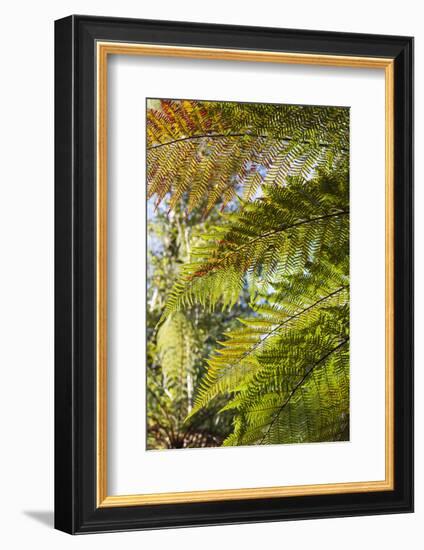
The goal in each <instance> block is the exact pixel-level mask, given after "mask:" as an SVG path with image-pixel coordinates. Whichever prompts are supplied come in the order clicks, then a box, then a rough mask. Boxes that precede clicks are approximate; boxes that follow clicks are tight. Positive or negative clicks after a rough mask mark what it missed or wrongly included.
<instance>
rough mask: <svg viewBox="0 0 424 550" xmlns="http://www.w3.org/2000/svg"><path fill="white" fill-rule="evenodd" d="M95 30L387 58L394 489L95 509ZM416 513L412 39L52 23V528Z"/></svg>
mask: <svg viewBox="0 0 424 550" xmlns="http://www.w3.org/2000/svg"><path fill="white" fill-rule="evenodd" d="M99 40H104V41H121V42H127V43H128V42H144V43H151V44H168V45H179V46H201V47H214V48H229V49H242V50H245V49H254V50H266V51H278V52H281V51H283V52H293V53H299V52H300V53H310V54H328V55H335V56H358V57H379V58H381V57H383V58H391V59H393V60H394V145H395V150H394V280H395V288H394V311H395V328H394V331H395V332H394V479H395V486H394V490H392V491H377V492H361V493H346V494H327V495H310V496H293V497H282V498H261V499H248V500H230V501H218V502H192V503H180V504H158V505H146V506H122V507H121V506H118V507H109V508H108V507H106V508H101V507H100V508H99V507H97V504H96V503H97V500H96V490H97V488H96V487H97V483H96V261H95V258H96V186H95V182H96V144H95V132H96V102H95V93H94V91H95V87H96V69H95V62H96V49H95V44H96V42H97V41H99ZM412 511H413V39H412V38H410V37H401V36H378V35H365V34H348V33H335V32H321V31H320V32H318V31H309V30H301V31H300V30H291V29H276V28H259V27H241V26H226V25H209V24H200V23H176V22H168V21H149V20H133V19H121V18H109V17H90V16H79V15H73V16H70V17H66V18H64V19H60V20H58V21H56V22H55V527H56V528H57V529H60V530H62V531H65V532H68V533H72V534H76V533H94V532H104V531H122V530H132V529H154V528H165V527H182V526H198V525H216V524H231V523H250V522H264V521H278V520H290V519H293V520H294V519H306V518H326V517H336V516H359V515H369V514H388V513H399V512H412Z"/></svg>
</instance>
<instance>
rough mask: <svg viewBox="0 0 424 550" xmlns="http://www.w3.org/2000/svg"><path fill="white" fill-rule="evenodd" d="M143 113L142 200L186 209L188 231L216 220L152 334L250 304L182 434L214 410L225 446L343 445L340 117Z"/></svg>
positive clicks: (345, 193)
mask: <svg viewBox="0 0 424 550" xmlns="http://www.w3.org/2000/svg"><path fill="white" fill-rule="evenodd" d="M151 107H152V108H151V109H149V113H148V134H147V137H148V193H149V196H151V197H154V198H155V203H156V207H158V206H159V205H160V204H161V203H165V204H166V208H167V209H168V211H169V212H171V211H173V210H174V209H175V208H181V207H182V205H183V208H184V209H185V212H186V214H185V215H186V216H187V217H188V216H190V215H191V212H193V211H194V209H197V210H200V211H202V212H203V216H207V215H208V213H209V212H211V211H212V209H214V208H216V206H218V207H219V208H220V210H221V213H220V215H219V217H218V219H216V220H215V221H214V222H213V223H212V224H209V226H208V229H207V230H206V231H205V228H204V227H203V226H202V231H200V232H199V233H198V234H196V232H195V231H194V233H193V236H192V246H191V247H190V253H189V257H188V258H187V261H186V262H184V264H183V265H182V266H181V268H180V270H179V274H178V276H177V279H176V281H175V283H174V285H173V288H172V290H171V292H170V293H169V295H168V297H167V301H166V304H165V307H164V309H163V313H162V316H161V318H160V321H159V324H158V327H159V328H158V330H159V332H158V334H159V335H160V336H161V337H162V335H163V334H165V333H166V332H167V331H169V330H170V328H171V327H172V326H175V325H174V324H175V323H181V322H184V323H185V322H187V318H186V317H185V315H186V312H187V311H190V309H191V308H193V307H201V308H203V309H204V310H205V311H214V310H215V309H216V308H219V309H223V310H230V311H231V310H232V308H234V306H235V304H238V303H239V302H240V296H241V295H243V296H245V295H246V293H247V294H248V297H249V298H248V299H249V303H250V315H246V316H243V317H240V318H239V323H238V326H236V327H233V328H231V329H230V330H229V331H227V332H226V333H225V334H224V335H223V338H222V339H221V340H220V341H219V342H216V346H215V348H214V349H213V351H212V352H211V354H210V355H209V358H208V359H207V370H206V373H205V375H204V376H203V377H202V379H201V381H200V383H199V387H198V389H197V391H196V395H195V398H194V402H193V406H192V407H190V411H188V416H187V419H186V422H191V421H192V419H193V418H196V416H197V415H201V414H202V413H203V412H204V411H205V410H207V408H208V407H209V406H210V405H211V403H214V402H216V400H217V399H218V400H221V402H222V403H225V405H224V406H223V407H222V408H221V414H226V413H228V412H230V411H231V413H232V415H233V418H234V423H233V430H232V433H230V434H229V436H228V437H227V439H226V440H225V442H224V444H225V445H249V444H270V443H300V442H312V441H329V440H331V441H337V440H346V439H348V437H349V172H348V167H349V155H348V152H349V113H348V110H347V109H343V108H332V107H299V106H282V105H262V104H260V105H259V104H240V103H225V102H197V101H162V102H161V103H160V106H159V107H158V106H157V105H156V104H153V105H151ZM179 326H180V327H181V326H182V325H179ZM182 332H183V333H184V332H185V331H184V330H183V331H182ZM187 334H189V331H187ZM159 347H160V349H162V353H163V354H164V355H163V360H164V361H165V363H166V362H167V361H168V359H166V357H168V354H169V364H170V369H171V370H172V371H173V372H174V370H175V368H177V370H178V367H176V365H178V364H179V357H180V355H181V353H189V352H187V349H186V350H185V351H183V350H181V349H178V350H177V349H174V348H173V347H172V345H171V344H169V342H168V339H167V338H166V337H165V338H164V339H163V346H162V344H160V346H159ZM179 354H180V355H179ZM189 362H190V361H189Z"/></svg>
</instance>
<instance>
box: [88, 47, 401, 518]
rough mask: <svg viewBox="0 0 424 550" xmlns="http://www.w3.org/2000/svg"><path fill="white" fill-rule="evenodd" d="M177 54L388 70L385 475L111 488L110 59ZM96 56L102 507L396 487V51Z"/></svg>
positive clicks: (125, 50) (128, 51)
mask: <svg viewBox="0 0 424 550" xmlns="http://www.w3.org/2000/svg"><path fill="white" fill-rule="evenodd" d="M110 54H115V55H150V56H172V57H184V58H196V59H226V60H232V61H258V62H272V63H286V64H302V65H319V66H336V67H356V68H374V69H384V71H385V101H386V104H385V125H386V144H385V152H386V157H385V179H386V183H385V184H386V205H385V212H386V244H385V248H386V250H385V255H386V294H385V296H386V375H385V394H386V407H385V419H386V430H385V480H381V481H368V482H367V481H363V482H362V481H361V482H349V483H329V484H315V485H296V486H282V487H258V488H247V489H230V490H227V489H225V490H205V491H186V492H179V493H153V494H134V495H117V496H108V494H107V59H108V55H110ZM96 60H97V91H96V99H97V106H96V108H97V121H96V123H97V124H96V127H97V141H96V144H97V176H96V186H97V203H96V213H97V258H96V271H97V308H96V318H97V340H96V358H97V368H96V376H97V386H96V398H97V422H96V428H97V430H96V433H97V435H96V445H97V446H96V461H97V464H96V466H97V467H96V472H97V481H96V489H97V490H96V504H97V507H98V508H112V507H121V506H143V505H150V504H176V503H194V502H208V501H223V500H243V499H258V498H279V497H280V498H281V497H290V496H291V497H293V496H306V495H326V494H342V493H365V492H373V491H392V490H394V488H395V484H394V59H391V58H372V57H355V56H338V55H321V54H301V53H295V54H293V53H285V52H271V51H253V50H237V49H220V48H207V47H205V48H194V47H187V46H162V45H152V44H140V43H125V42H104V41H97V42H96Z"/></svg>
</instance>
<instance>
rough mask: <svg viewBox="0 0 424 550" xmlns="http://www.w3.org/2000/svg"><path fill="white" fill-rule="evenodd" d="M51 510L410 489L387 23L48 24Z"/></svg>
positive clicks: (348, 511)
mask: <svg viewBox="0 0 424 550" xmlns="http://www.w3.org/2000/svg"><path fill="white" fill-rule="evenodd" d="M55 52H56V54H55V71H56V80H55V130H56V137H55V159H56V163H55V166H56V168H55V219H56V222H55V235H56V247H55V256H56V259H55V270H56V271H55V278H56V300H55V301H56V306H55V307H56V309H55V315H56V324H55V342H56V351H55V399H56V405H55V518H56V519H55V525H56V527H57V528H58V529H61V530H63V531H66V532H69V533H73V534H74V533H93V532H100V531H118V530H127V529H147V528H161V527H179V526H195V525H212V524H224V523H243V522H255V521H275V520H287V519H301V518H302V519H305V518H317V517H322V518H323V517H331V516H350V515H365V514H382V513H395V512H410V511H412V509H413V496H412V495H413V416H412V413H413V410H412V401H413V365H412V360H413V353H412V343H413V342H412V340H413V314H412V311H413V308H412V306H413V295H412V288H413V287H412V284H413V248H412V244H413V234H412V227H413V218H412V215H413V210H412V192H413V157H412V154H413V148H412V146H413V143H412V141H413V137H412V107H413V84H412V83H413V39H412V38H408V37H400V36H377V35H361V34H346V33H330V32H317V31H306V30H302V31H299V30H285V29H274V28H254V27H235V26H225V25H205V24H198V23H174V22H166V21H147V20H126V19H114V18H101V17H88V16H70V17H67V18H65V19H61V20H59V21H56V26H55Z"/></svg>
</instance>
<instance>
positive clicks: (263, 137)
mask: <svg viewBox="0 0 424 550" xmlns="http://www.w3.org/2000/svg"><path fill="white" fill-rule="evenodd" d="M240 137H248V138H252V139H272V140H274V141H288V142H289V141H293V138H291V137H288V136H286V137H283V138H278V139H277V138H273V137H272V136H266V135H256V136H255V135H254V134H247V133H242V134H200V135H197V136H186V137H183V138H178V139H174V140H172V141H166V142H165V143H158V144H157V145H150V146H149V147H146V150H147V151H152V150H154V149H159V148H160V147H165V146H166V145H174V144H175V143H181V142H184V141H193V140H196V139H205V138H210V139H224V138H240ZM301 143H307V144H311V143H312V142H311V141H310V140H305V141H302V142H301ZM318 145H319V147H331V145H330V144H329V143H322V142H320V143H318ZM339 150H340V151H343V152H344V153H349V149H346V148H345V147H340V148H339Z"/></svg>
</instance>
